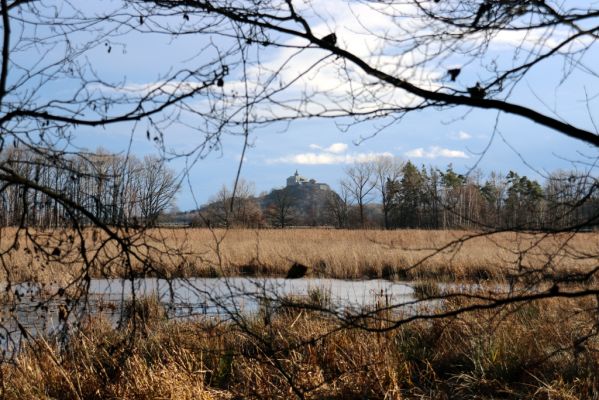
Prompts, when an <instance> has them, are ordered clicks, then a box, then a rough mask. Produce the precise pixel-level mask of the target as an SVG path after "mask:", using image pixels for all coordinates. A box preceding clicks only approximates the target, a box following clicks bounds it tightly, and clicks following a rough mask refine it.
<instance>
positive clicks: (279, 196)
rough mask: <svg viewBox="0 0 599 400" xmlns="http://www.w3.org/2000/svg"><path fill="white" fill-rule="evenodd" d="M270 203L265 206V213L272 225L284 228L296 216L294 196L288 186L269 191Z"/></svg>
mask: <svg viewBox="0 0 599 400" xmlns="http://www.w3.org/2000/svg"><path fill="white" fill-rule="evenodd" d="M269 197H270V199H271V200H272V201H271V202H270V204H267V206H266V213H267V215H268V218H269V219H270V221H271V223H272V225H274V226H276V227H279V228H285V227H286V226H289V225H290V224H291V223H292V222H293V221H294V220H295V218H296V213H297V212H296V210H295V205H296V204H295V203H296V201H295V197H294V196H293V192H292V190H291V189H290V188H289V187H284V188H282V189H275V190H273V191H272V192H271V193H270V196H269Z"/></svg>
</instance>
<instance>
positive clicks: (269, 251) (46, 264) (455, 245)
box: [0, 228, 599, 281]
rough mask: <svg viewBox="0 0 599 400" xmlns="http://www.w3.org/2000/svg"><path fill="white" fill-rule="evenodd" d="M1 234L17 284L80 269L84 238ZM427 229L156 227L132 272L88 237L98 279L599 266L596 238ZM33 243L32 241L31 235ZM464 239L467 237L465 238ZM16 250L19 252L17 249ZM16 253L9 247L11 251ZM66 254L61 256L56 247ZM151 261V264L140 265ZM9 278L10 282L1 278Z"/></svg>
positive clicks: (442, 274) (99, 239)
mask: <svg viewBox="0 0 599 400" xmlns="http://www.w3.org/2000/svg"><path fill="white" fill-rule="evenodd" d="M29 232H30V233H32V234H31V235H30V236H29V237H28V236H27V235H26V234H25V231H21V232H20V234H19V239H18V240H17V242H18V245H17V246H13V244H14V243H15V240H14V238H15V231H14V228H5V229H2V232H1V236H0V249H2V251H3V252H4V253H3V255H2V257H1V259H0V261H1V262H2V266H3V268H2V269H0V271H2V272H1V273H2V274H3V275H6V274H7V271H9V273H10V274H11V275H10V278H11V280H12V281H26V280H35V281H39V280H42V281H43V280H45V279H52V280H56V279H58V278H57V277H63V278H64V279H67V277H69V278H72V277H74V276H78V275H80V274H81V273H82V268H81V267H82V265H83V261H82V257H81V251H80V247H81V240H80V237H79V236H78V235H77V234H75V233H73V232H70V231H47V232H32V230H29ZM477 235H478V234H477V233H476V232H472V231H426V230H398V231H377V230H325V229H296V230H256V231H254V230H243V229H237V230H229V231H224V230H217V231H210V230H207V229H159V230H158V229H157V230H150V231H145V232H143V233H139V234H134V235H131V238H132V239H131V242H132V245H131V248H130V249H131V250H133V254H139V255H140V257H139V259H136V258H135V257H133V258H132V259H131V268H128V267H125V265H127V262H126V261H127V260H126V258H125V256H124V254H122V252H121V251H119V248H120V247H118V246H117V245H116V243H115V242H114V241H108V242H107V241H105V239H106V238H105V236H104V235H102V234H98V233H96V234H94V233H93V232H92V231H91V230H89V231H85V232H83V234H82V236H83V237H84V240H85V245H86V247H85V250H86V254H87V257H88V263H89V265H90V268H89V272H90V275H91V276H92V277H116V276H131V274H134V275H135V274H142V273H145V274H149V275H161V276H166V277H190V276H223V275H228V276H232V275H262V276H284V275H285V274H286V273H287V270H288V268H289V266H290V265H291V264H292V263H294V262H298V263H301V264H305V265H306V266H308V267H309V270H308V271H309V272H308V274H309V275H311V276H322V277H332V278H342V279H362V278H375V277H379V278H391V279H408V280H413V279H434V280H445V281H454V280H466V281H480V280H489V279H491V280H505V279H509V278H510V276H513V275H516V274H519V275H522V274H526V273H528V274H529V275H535V276H534V278H535V279H538V277H539V275H547V276H549V277H553V276H555V275H560V274H564V273H566V272H571V271H588V270H589V269H590V268H594V267H595V266H596V260H595V257H594V256H595V254H596V250H597V248H599V234H596V233H577V234H569V233H561V234H540V233H536V234H527V233H514V232H504V233H495V234H488V235H482V236H477ZM34 236H35V237H36V238H37V239H36V241H37V244H36V245H34V244H33V241H32V238H33V237H34ZM466 239H467V240H466ZM11 246H12V248H11ZM9 248H11V249H10V251H7V250H8V249H9ZM56 248H59V249H60V250H61V256H60V257H53V256H52V251H54V249H56ZM140 260H146V261H143V263H142V261H140ZM4 278H6V276H4Z"/></svg>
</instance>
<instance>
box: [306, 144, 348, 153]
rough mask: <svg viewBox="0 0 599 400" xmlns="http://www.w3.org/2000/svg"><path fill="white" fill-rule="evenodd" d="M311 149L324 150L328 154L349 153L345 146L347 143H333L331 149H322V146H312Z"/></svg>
mask: <svg viewBox="0 0 599 400" xmlns="http://www.w3.org/2000/svg"><path fill="white" fill-rule="evenodd" d="M310 148H311V149H316V150H322V151H324V152H327V153H333V154H343V153H345V152H346V151H347V144H345V143H333V144H332V145H330V146H329V147H322V146H319V145H317V144H311V145H310Z"/></svg>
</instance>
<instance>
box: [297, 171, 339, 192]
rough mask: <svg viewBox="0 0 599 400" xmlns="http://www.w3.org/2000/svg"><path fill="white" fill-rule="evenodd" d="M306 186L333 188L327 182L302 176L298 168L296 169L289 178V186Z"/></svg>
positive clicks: (324, 188) (321, 188)
mask: <svg viewBox="0 0 599 400" xmlns="http://www.w3.org/2000/svg"><path fill="white" fill-rule="evenodd" d="M297 186H300V187H305V188H307V189H320V190H330V189H331V188H330V187H329V185H327V184H326V183H319V182H316V180H315V179H306V178H304V177H303V176H301V175H300V174H299V173H298V172H297V170H295V174H293V175H291V176H290V177H289V178H287V187H297Z"/></svg>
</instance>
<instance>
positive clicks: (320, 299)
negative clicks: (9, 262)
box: [0, 277, 414, 352]
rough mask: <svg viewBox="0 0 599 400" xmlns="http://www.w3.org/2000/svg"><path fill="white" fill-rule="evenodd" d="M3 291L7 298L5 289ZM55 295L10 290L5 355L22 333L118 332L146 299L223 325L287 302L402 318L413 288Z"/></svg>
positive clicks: (132, 287) (227, 284)
mask: <svg viewBox="0 0 599 400" xmlns="http://www.w3.org/2000/svg"><path fill="white" fill-rule="evenodd" d="M3 289H4V290H5V291H6V287H4V288H3ZM57 290H58V288H54V287H41V286H38V285H36V284H32V283H24V284H19V285H13V286H12V287H10V289H9V291H10V292H11V293H12V294H14V295H13V296H12V301H11V302H10V304H9V305H5V306H4V307H3V308H1V309H0V311H1V314H0V345H1V346H2V347H3V348H4V350H5V351H7V352H11V349H13V350H14V348H18V346H19V345H18V343H19V342H20V340H21V339H22V338H23V335H24V334H25V335H29V336H35V335H36V334H37V333H39V332H46V333H52V332H59V331H61V329H62V328H64V327H65V325H69V326H74V325H76V323H77V321H79V320H80V319H81V318H83V317H85V316H90V315H91V316H95V315H103V316H106V317H108V319H109V320H111V321H112V322H113V323H114V324H115V326H116V325H118V323H119V321H120V320H121V318H122V317H123V312H124V309H125V307H124V305H126V304H129V303H130V302H131V300H132V299H134V298H135V299H140V298H144V297H148V296H151V297H154V298H157V299H159V301H160V302H161V303H162V304H164V305H165V309H166V310H167V314H168V316H169V317H170V318H179V319H183V318H196V317H197V318H199V317H202V316H212V317H218V318H220V319H228V318H230V317H231V316H234V315H236V314H240V315H251V314H253V313H256V312H258V311H259V310H260V309H261V308H262V309H264V307H265V306H268V307H277V306H281V304H289V303H290V302H296V303H310V304H320V305H322V306H325V307H326V308H327V309H329V310H332V311H335V312H347V311H359V310H363V309H365V308H369V307H370V308H372V307H373V306H379V307H380V306H386V305H390V304H393V305H400V307H399V309H401V308H402V307H401V305H405V309H404V310H402V312H413V307H414V304H413V300H414V290H413V288H412V286H411V285H410V284H409V283H408V282H391V281H387V280H365V281H348V280H340V279H319V278H314V279H309V278H304V279H293V280H291V279H283V278H245V277H236V278H189V279H173V280H170V281H166V280H162V279H154V278H145V279H135V280H133V281H131V280H122V279H92V280H91V282H90V286H89V290H88V292H87V295H86V296H84V297H81V298H79V299H78V300H77V301H69V300H66V299H65V298H64V297H63V296H60V297H58V296H54V297H53V296H51V295H50V294H56V292H57ZM66 311H68V312H66ZM65 316H66V317H65ZM17 321H18V322H17ZM24 332H25V333H24Z"/></svg>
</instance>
